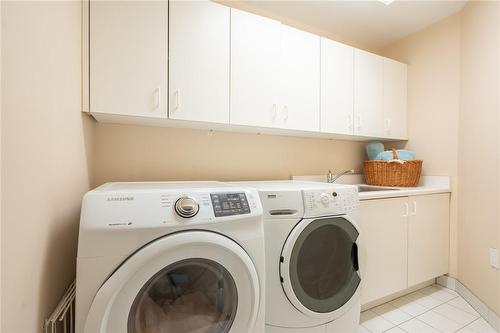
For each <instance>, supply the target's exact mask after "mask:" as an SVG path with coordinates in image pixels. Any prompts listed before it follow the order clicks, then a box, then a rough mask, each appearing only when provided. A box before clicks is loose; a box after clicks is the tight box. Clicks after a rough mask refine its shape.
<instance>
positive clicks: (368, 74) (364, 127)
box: [354, 49, 384, 137]
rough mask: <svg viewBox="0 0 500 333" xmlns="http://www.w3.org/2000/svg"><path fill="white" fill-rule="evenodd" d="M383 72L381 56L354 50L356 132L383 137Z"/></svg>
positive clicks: (357, 133) (362, 134)
mask: <svg viewBox="0 0 500 333" xmlns="http://www.w3.org/2000/svg"><path fill="white" fill-rule="evenodd" d="M383 74H384V61H383V58H382V57H381V56H378V55H376V54H373V53H369V52H365V51H362V50H358V49H356V50H355V52H354V134H356V135H361V136H368V137H383V134H384V130H383V125H384V112H383Z"/></svg>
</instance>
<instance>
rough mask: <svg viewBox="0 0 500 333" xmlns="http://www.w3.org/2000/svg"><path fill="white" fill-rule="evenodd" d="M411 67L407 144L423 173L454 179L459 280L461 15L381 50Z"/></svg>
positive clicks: (453, 267)
mask: <svg viewBox="0 0 500 333" xmlns="http://www.w3.org/2000/svg"><path fill="white" fill-rule="evenodd" d="M382 53H383V54H384V55H385V56H387V57H391V58H394V59H397V60H400V61H402V62H405V63H408V126H409V127H408V138H409V140H408V143H407V144H401V146H405V147H406V148H408V149H410V150H413V151H414V152H415V153H416V154H417V155H418V157H419V158H421V159H423V160H424V167H423V168H424V170H423V173H424V174H426V175H444V176H451V177H452V190H453V194H452V201H451V230H450V235H451V239H450V274H451V275H452V276H455V277H456V276H457V272H458V269H457V259H458V256H457V249H458V236H457V220H458V219H457V189H458V182H457V176H458V167H457V158H458V117H459V101H460V15H459V14H458V15H454V16H452V17H449V18H447V19H445V20H443V21H440V22H438V23H436V24H434V25H432V26H431V27H429V28H427V29H425V30H422V31H419V32H417V33H415V34H413V35H411V36H409V37H407V38H404V39H403V40H401V41H399V42H396V43H394V44H392V45H390V46H388V47H387V48H385V49H384V50H383V52H382Z"/></svg>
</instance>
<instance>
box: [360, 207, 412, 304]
mask: <svg viewBox="0 0 500 333" xmlns="http://www.w3.org/2000/svg"><path fill="white" fill-rule="evenodd" d="M407 207H408V201H407V198H394V199H380V200H367V201H362V202H361V206H360V212H359V214H360V222H359V223H360V228H361V233H360V248H361V253H360V262H361V265H360V271H361V283H362V289H361V303H362V304H366V303H369V302H371V301H374V300H377V299H379V298H382V297H385V296H387V295H390V294H392V293H395V292H398V291H401V290H403V289H405V288H406V286H407V284H406V282H407V276H406V274H407V267H408V266H407V245H408V244H407V231H408V210H407Z"/></svg>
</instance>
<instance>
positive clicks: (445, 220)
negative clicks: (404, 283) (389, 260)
mask: <svg viewBox="0 0 500 333" xmlns="http://www.w3.org/2000/svg"><path fill="white" fill-rule="evenodd" d="M409 201H410V207H411V213H410V219H409V224H408V286H413V285H416V284H418V283H420V282H423V281H427V280H429V279H432V278H435V277H436V276H440V275H443V274H446V273H447V272H448V257H449V248H450V223H449V221H450V195H449V194H447V193H444V194H434V195H422V196H415V197H410V198H409Z"/></svg>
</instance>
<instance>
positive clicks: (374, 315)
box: [358, 284, 496, 333]
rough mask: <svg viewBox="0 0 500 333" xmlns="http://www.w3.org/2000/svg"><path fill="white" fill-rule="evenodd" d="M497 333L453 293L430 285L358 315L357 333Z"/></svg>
mask: <svg viewBox="0 0 500 333" xmlns="http://www.w3.org/2000/svg"><path fill="white" fill-rule="evenodd" d="M369 332H372V333H380V332H387V333H401V332H402V333H404V332H409V333H433V332H437V333H439V332H445V333H448V332H459V333H496V331H495V330H494V329H493V327H491V326H490V325H489V324H488V323H487V322H486V321H485V320H484V319H483V318H481V317H480V316H479V314H478V313H477V312H476V311H475V310H474V309H473V308H472V307H471V306H470V305H469V304H468V303H467V302H466V301H465V300H464V299H463V298H462V297H460V295H458V294H457V293H456V292H455V291H453V290H451V289H447V288H444V287H441V286H439V285H436V284H435V285H432V286H429V287H426V288H423V289H420V290H418V291H416V292H413V293H411V294H408V295H405V296H403V297H400V298H398V299H395V300H393V301H390V302H389V303H385V304H382V305H379V306H377V307H375V308H372V309H370V310H367V311H365V312H363V313H361V324H360V326H359V329H358V333H369Z"/></svg>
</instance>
